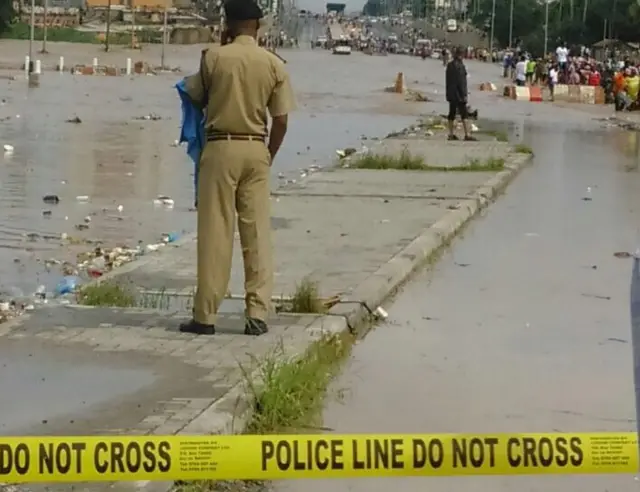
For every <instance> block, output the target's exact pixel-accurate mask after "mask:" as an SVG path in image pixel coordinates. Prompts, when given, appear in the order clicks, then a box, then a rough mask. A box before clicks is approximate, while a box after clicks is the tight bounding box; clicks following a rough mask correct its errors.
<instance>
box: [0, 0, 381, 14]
mask: <svg viewBox="0 0 640 492" xmlns="http://www.w3.org/2000/svg"><path fill="white" fill-rule="evenodd" d="M1 1H2V0H0V2H1ZM386 10H387V6H386V2H385V1H384V0H367V3H365V4H364V7H363V8H362V13H363V14H364V15H370V16H373V17H378V16H381V15H384V14H385V13H386Z"/></svg>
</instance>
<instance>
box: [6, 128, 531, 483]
mask: <svg viewBox="0 0 640 492" xmlns="http://www.w3.org/2000/svg"><path fill="white" fill-rule="evenodd" d="M404 148H406V149H407V150H409V151H410V152H411V153H412V154H421V155H424V156H425V159H426V161H427V163H429V164H430V165H432V166H462V165H465V164H467V163H468V162H469V161H470V160H471V159H486V158H489V157H494V158H505V159H506V165H505V169H504V170H501V171H499V172H474V171H469V172H465V171H450V172H433V171H377V170H372V171H365V170H351V169H335V170H331V171H326V172H319V173H316V174H313V175H311V176H310V177H309V178H308V179H306V180H304V181H303V182H301V183H297V184H295V185H293V186H290V187H288V188H283V189H281V190H279V191H277V192H276V193H274V197H273V225H274V244H275V254H276V260H277V275H276V285H277V289H276V292H279V293H282V294H285V295H288V294H291V293H292V292H293V290H294V288H295V284H296V283H297V282H299V281H300V280H301V279H302V278H303V277H305V276H307V275H312V277H313V278H315V279H317V280H318V281H319V283H320V287H321V289H322V292H323V294H325V295H331V294H341V296H342V298H343V299H344V300H345V301H350V300H351V301H362V302H364V303H365V304H366V305H367V306H368V308H369V309H375V308H376V307H377V306H378V305H379V304H380V302H382V300H384V299H385V298H386V297H388V296H389V294H390V293H391V292H393V291H394V290H395V289H396V288H397V287H398V286H399V285H400V283H401V282H403V281H404V280H405V279H406V278H407V276H408V275H409V274H410V273H411V272H412V271H413V270H414V269H415V268H416V267H418V266H419V265H420V264H421V263H422V262H423V261H424V260H425V259H426V258H428V256H429V255H430V254H431V253H432V252H433V251H434V250H435V249H437V248H438V247H440V246H442V245H443V244H446V241H447V240H448V239H449V238H450V237H451V236H452V235H453V234H455V232H456V231H457V230H458V229H459V228H460V227H461V226H462V225H463V224H464V223H465V222H466V221H467V220H468V219H469V218H471V217H472V216H473V215H474V214H475V213H476V212H477V211H478V210H480V209H481V208H482V207H484V206H486V205H487V204H488V203H490V201H491V200H492V199H493V198H494V197H495V195H496V194H497V193H498V192H499V191H500V190H501V189H502V188H503V187H504V186H506V185H507V184H508V182H509V181H510V180H511V178H512V177H513V176H515V174H516V173H517V172H518V171H519V170H520V169H521V168H522V167H523V166H524V165H525V163H526V162H527V161H528V156H525V155H523V154H510V153H509V147H508V146H507V144H502V143H497V142H493V141H491V142H479V143H463V142H459V143H458V142H456V143H447V142H445V141H443V140H442V138H441V137H439V136H436V137H433V138H432V139H431V140H421V139H417V138H407V139H404V140H393V141H391V140H387V141H384V142H383V143H382V144H381V147H379V148H378V149H377V151H378V152H393V153H396V152H399V151H400V150H402V149H404ZM194 248H195V241H194V239H193V238H187V239H185V240H183V241H182V242H181V245H180V246H178V247H175V248H167V249H166V250H164V251H162V252H160V253H158V254H156V255H149V256H148V257H145V258H143V259H141V260H139V261H137V262H134V263H131V264H129V265H126V266H125V267H123V268H122V269H120V270H118V271H115V272H113V275H111V277H112V278H115V279H116V280H117V281H128V282H132V283H133V284H134V285H136V286H138V287H140V288H143V289H155V290H157V289H162V288H165V289H169V290H173V291H183V292H190V291H191V290H192V289H193V285H194V279H195V249H194ZM237 259H239V258H237ZM240 266H241V265H240V263H239V262H238V261H236V262H235V263H234V273H233V278H232V284H231V285H232V287H231V289H232V292H233V293H234V294H238V295H241V294H242V282H241V280H242V279H241V272H242V270H241V268H240ZM223 311H224V312H225V313H226V314H224V315H223V316H222V317H221V321H220V334H218V335H216V336H213V337H194V336H192V335H187V334H182V333H180V332H178V331H177V326H178V324H179V323H180V321H181V320H183V319H187V318H188V315H189V313H188V312H187V311H186V310H180V309H178V308H176V309H174V310H173V311H163V312H159V311H150V310H142V309H115V308H88V307H79V306H58V307H50V308H46V309H43V310H38V311H35V312H34V313H32V314H31V315H30V316H26V317H23V318H19V319H17V320H15V321H14V322H11V323H7V324H4V325H0V336H2V343H0V355H2V357H3V358H4V359H6V360H8V363H7V367H6V368H4V371H5V372H6V374H7V375H8V377H3V378H2V379H0V408H2V409H3V421H2V423H0V426H1V427H0V432H1V433H2V434H4V435H29V434H31V435H39V434H55V435H64V434H66V435H69V434H71V435H74V434H75V435H81V434H85V435H86V434H134V433H149V434H175V433H186V434H207V433H230V432H233V431H237V430H239V429H238V425H235V422H236V421H235V418H236V416H238V415H241V416H242V415H245V414H246V410H247V401H246V399H245V398H243V396H244V390H243V387H242V386H243V385H241V384H238V383H241V380H242V371H241V366H242V365H244V366H246V367H251V366H252V364H253V363H255V360H256V358H257V359H260V358H262V357H264V356H265V355H266V354H268V353H269V352H270V351H273V350H274V349H275V348H276V347H277V346H279V345H280V344H282V345H283V346H284V347H285V349H286V351H287V352H288V353H296V354H300V353H302V351H303V350H304V349H305V348H307V347H308V345H309V344H310V343H311V342H312V341H313V340H316V339H317V337H318V336H319V334H320V333H321V332H322V331H324V330H326V331H343V330H345V329H347V328H348V326H347V323H348V322H349V323H351V324H352V323H353V322H354V321H357V320H358V319H360V318H362V317H363V316H364V315H366V311H365V309H364V308H362V307H361V306H360V305H359V304H358V303H353V304H351V303H350V304H342V305H338V306H335V307H334V308H333V309H332V310H331V312H330V314H332V315H340V316H327V317H319V316H317V315H305V314H301V315H295V314H281V315H278V316H275V317H274V318H273V319H272V320H271V321H270V325H271V327H272V330H271V331H270V333H269V334H267V335H265V336H262V337H258V338H253V337H246V336H244V335H242V331H243V319H242V316H241V312H242V305H241V303H240V302H238V301H233V300H229V301H228V302H226V303H225V305H223ZM345 318H346V319H347V321H345ZM70 487H71V486H68V485H65V484H60V485H53V486H50V487H49V488H47V489H46V490H49V491H52V492H55V491H63V490H64V491H66V490H70ZM163 487H164V490H166V487H167V484H159V483H147V482H136V483H131V484H129V483H127V484H91V485H83V484H78V485H76V486H75V490H92V491H102V490H105V491H106V490H112V491H128V490H145V491H152V490H153V491H155V490H163ZM28 489H29V490H33V491H40V490H44V487H41V486H29V487H28Z"/></svg>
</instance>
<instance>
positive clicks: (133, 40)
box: [130, 0, 136, 49]
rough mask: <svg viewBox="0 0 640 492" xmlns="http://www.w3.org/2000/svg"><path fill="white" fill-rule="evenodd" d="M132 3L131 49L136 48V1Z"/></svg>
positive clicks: (131, 0)
mask: <svg viewBox="0 0 640 492" xmlns="http://www.w3.org/2000/svg"><path fill="white" fill-rule="evenodd" d="M130 2H131V49H134V48H135V47H136V8H135V5H134V0H130Z"/></svg>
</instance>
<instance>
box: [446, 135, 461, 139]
mask: <svg viewBox="0 0 640 492" xmlns="http://www.w3.org/2000/svg"><path fill="white" fill-rule="evenodd" d="M447 140H460V139H459V138H458V137H457V136H456V135H449V136H448V137H447Z"/></svg>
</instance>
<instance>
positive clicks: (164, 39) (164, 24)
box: [160, 0, 169, 70]
mask: <svg viewBox="0 0 640 492" xmlns="http://www.w3.org/2000/svg"><path fill="white" fill-rule="evenodd" d="M168 10H169V0H164V19H163V21H162V54H161V55H160V70H164V57H165V50H166V46H167V23H168V22H167V20H168V19H167V17H168V15H169V14H168Z"/></svg>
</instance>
